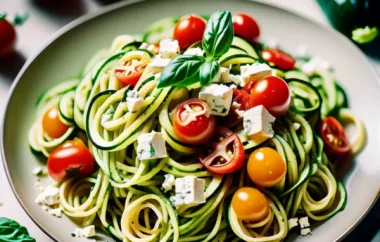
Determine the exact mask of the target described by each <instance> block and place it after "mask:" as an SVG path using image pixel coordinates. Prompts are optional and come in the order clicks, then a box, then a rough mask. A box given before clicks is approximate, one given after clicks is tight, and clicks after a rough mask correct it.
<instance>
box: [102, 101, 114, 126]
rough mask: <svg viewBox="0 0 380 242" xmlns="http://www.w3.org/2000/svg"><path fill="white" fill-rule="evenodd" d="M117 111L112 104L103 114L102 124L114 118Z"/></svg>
mask: <svg viewBox="0 0 380 242" xmlns="http://www.w3.org/2000/svg"><path fill="white" fill-rule="evenodd" d="M114 113H115V108H114V107H113V106H112V105H111V106H110V107H109V108H108V109H107V111H106V112H105V113H103V115H102V120H101V124H102V125H104V124H105V123H106V122H108V121H110V120H112V117H113V114H114Z"/></svg>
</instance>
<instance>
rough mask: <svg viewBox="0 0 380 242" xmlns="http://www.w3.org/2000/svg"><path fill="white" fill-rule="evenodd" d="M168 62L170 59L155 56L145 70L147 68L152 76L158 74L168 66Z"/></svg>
mask: <svg viewBox="0 0 380 242" xmlns="http://www.w3.org/2000/svg"><path fill="white" fill-rule="evenodd" d="M170 61H171V59H163V58H161V56H159V55H156V57H154V58H153V59H152V61H151V62H150V63H149V64H148V65H147V67H146V68H148V70H149V71H151V72H152V73H153V74H155V73H159V72H161V71H162V70H163V69H164V68H165V66H167V65H168V64H169V62H170Z"/></svg>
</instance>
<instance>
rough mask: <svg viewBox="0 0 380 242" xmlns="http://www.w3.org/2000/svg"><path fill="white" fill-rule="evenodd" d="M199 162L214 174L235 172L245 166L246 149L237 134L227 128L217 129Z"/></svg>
mask: <svg viewBox="0 0 380 242" xmlns="http://www.w3.org/2000/svg"><path fill="white" fill-rule="evenodd" d="M199 160H200V161H201V162H202V163H203V165H204V166H205V167H206V168H207V169H208V170H210V171H212V172H215V173H219V174H225V173H231V172H235V171H237V170H239V169H240V168H241V167H242V166H243V163H244V147H243V144H242V143H241V141H240V139H239V137H238V136H237V134H235V133H234V132H232V131H231V130H229V129H227V128H224V127H217V128H216V130H215V134H214V136H213V138H212V139H211V140H210V141H209V142H208V143H207V144H206V145H205V147H204V148H203V152H202V153H201V154H200V156H199Z"/></svg>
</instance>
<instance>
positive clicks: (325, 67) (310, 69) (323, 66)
mask: <svg viewBox="0 0 380 242" xmlns="http://www.w3.org/2000/svg"><path fill="white" fill-rule="evenodd" d="M301 70H302V71H303V72H305V74H307V75H309V76H312V75H315V74H318V72H319V71H333V69H332V66H331V64H330V63H329V62H328V61H327V60H325V59H323V58H322V57H320V56H314V57H312V58H311V59H310V60H309V61H308V62H306V63H305V64H303V65H302V66H301Z"/></svg>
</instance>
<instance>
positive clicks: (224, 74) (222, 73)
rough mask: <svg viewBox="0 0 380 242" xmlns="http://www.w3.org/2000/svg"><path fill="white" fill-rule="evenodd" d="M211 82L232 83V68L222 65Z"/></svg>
mask: <svg viewBox="0 0 380 242" xmlns="http://www.w3.org/2000/svg"><path fill="white" fill-rule="evenodd" d="M211 82H218V83H230V82H231V79H230V69H228V68H225V67H222V66H221V67H220V68H219V71H218V73H217V74H216V75H215V77H214V79H212V81H211Z"/></svg>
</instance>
